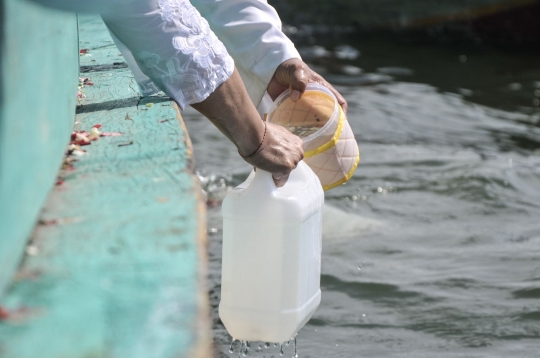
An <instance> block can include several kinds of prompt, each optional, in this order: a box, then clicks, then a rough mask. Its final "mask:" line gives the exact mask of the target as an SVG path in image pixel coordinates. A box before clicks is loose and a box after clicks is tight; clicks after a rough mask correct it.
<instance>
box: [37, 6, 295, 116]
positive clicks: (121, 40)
mask: <svg viewBox="0 0 540 358" xmlns="http://www.w3.org/2000/svg"><path fill="white" fill-rule="evenodd" d="M34 1H37V2H40V3H42V4H45V5H49V6H52V7H57V8H62V9H68V10H75V11H91V12H100V13H101V15H102V18H103V20H104V21H105V23H106V25H107V27H108V28H109V31H110V33H111V35H112V37H113V40H114V41H115V43H116V45H117V46H118V48H119V50H120V52H121V53H122V55H123V56H124V58H125V60H126V62H127V64H128V66H129V67H130V69H131V70H132V72H133V74H134V77H135V79H136V81H137V83H138V84H139V87H140V90H141V93H142V94H143V95H151V94H153V93H156V92H157V91H158V89H161V90H163V91H164V92H165V93H166V94H167V95H169V96H170V97H171V98H173V99H174V100H175V101H176V102H178V104H179V105H180V107H181V108H185V106H186V105H188V104H192V103H197V102H201V101H202V100H204V99H205V98H206V97H208V95H210V93H212V92H213V91H214V90H215V88H217V86H219V84H221V83H222V82H224V81H225V80H226V79H227V78H228V77H229V76H230V75H231V74H232V69H231V66H234V65H232V60H230V57H229V55H230V56H231V57H232V58H233V59H234V62H235V64H236V68H237V69H238V71H239V72H240V75H241V77H242V80H243V82H244V85H245V86H246V89H247V91H248V93H249V96H250V98H251V100H252V102H253V104H254V105H255V106H256V107H257V106H258V105H259V104H260V103H261V99H262V98H263V95H264V94H265V91H266V88H267V86H268V83H269V82H270V80H271V79H272V76H273V75H274V72H275V70H276V68H277V67H278V66H279V65H280V64H281V63H282V62H283V61H285V60H288V59H290V58H301V57H300V55H299V53H298V51H297V50H296V48H295V47H294V44H293V43H292V42H291V41H290V40H289V39H288V38H287V36H285V34H283V32H282V31H281V20H280V19H279V16H278V15H277V13H276V11H275V10H274V8H273V7H271V6H270V5H268V3H267V2H266V0H191V2H190V1H188V0H93V1H92V0H34ZM193 6H194V7H195V8H196V9H197V10H198V11H196V10H195V9H194V8H193ZM194 10H195V11H194ZM200 15H202V18H201V16H200ZM208 25H209V26H210V29H211V30H210V31H208V28H207V27H208ZM216 35H217V38H219V40H221V41H219V40H217V38H216ZM221 43H223V44H224V45H225V47H226V51H225V52H223V49H222V47H221V46H220V45H221ZM212 52H213V53H212ZM227 52H228V54H229V55H227ZM174 53H176V55H174ZM194 62H195V63H194ZM232 68H233V67H232Z"/></svg>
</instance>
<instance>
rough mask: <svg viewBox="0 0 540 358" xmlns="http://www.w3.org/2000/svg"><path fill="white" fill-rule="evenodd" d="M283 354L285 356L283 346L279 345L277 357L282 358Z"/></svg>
mask: <svg viewBox="0 0 540 358" xmlns="http://www.w3.org/2000/svg"><path fill="white" fill-rule="evenodd" d="M283 354H285V353H283V344H280V345H279V355H280V356H282V355H283Z"/></svg>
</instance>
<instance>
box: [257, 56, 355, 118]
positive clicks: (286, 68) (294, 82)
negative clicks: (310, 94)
mask: <svg viewBox="0 0 540 358" xmlns="http://www.w3.org/2000/svg"><path fill="white" fill-rule="evenodd" d="M309 82H315V83H319V84H321V85H323V86H325V87H326V88H328V89H329V90H330V91H332V93H333V94H334V95H335V96H336V98H337V100H338V103H339V104H340V106H341V108H342V109H343V112H345V113H347V101H346V100H345V98H343V96H342V95H341V94H340V93H339V92H338V91H336V89H335V88H334V87H333V86H332V85H331V84H330V83H328V82H326V80H325V79H324V78H323V77H322V76H321V75H319V74H318V73H317V72H315V71H313V70H312V69H311V68H309V66H308V65H307V64H306V63H305V62H304V61H302V60H300V59H298V58H291V59H289V60H287V61H284V62H283V63H281V64H280V65H279V66H278V68H277V69H276V72H275V73H274V76H273V77H272V79H271V80H270V83H269V84H268V87H267V89H266V91H267V92H268V94H269V95H270V97H271V98H272V100H273V101H274V100H275V99H276V98H277V97H278V96H279V95H280V94H281V93H283V92H285V91H286V90H290V91H291V100H292V101H293V102H294V101H296V100H298V99H299V98H300V97H301V96H302V95H303V94H304V92H305V90H306V86H307V84H308V83H309Z"/></svg>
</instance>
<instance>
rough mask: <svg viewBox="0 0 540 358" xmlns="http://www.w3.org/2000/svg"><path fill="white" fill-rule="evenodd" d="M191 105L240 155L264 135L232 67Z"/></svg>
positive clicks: (255, 147) (252, 106)
mask: <svg viewBox="0 0 540 358" xmlns="http://www.w3.org/2000/svg"><path fill="white" fill-rule="evenodd" d="M192 107H193V108H195V109H196V110H197V111H199V112H200V113H201V114H203V115H204V116H205V117H207V118H208V119H209V120H210V121H211V122H212V123H213V124H214V125H215V126H216V127H217V128H218V129H219V130H220V131H221V132H222V133H223V134H224V135H225V136H227V138H229V139H230V140H231V141H232V142H233V143H234V144H235V145H236V147H237V148H238V150H239V151H240V153H242V154H243V155H249V154H251V153H253V152H254V151H255V150H256V149H257V147H258V146H259V144H260V143H261V140H262V138H263V135H264V124H263V122H262V121H261V119H260V116H259V114H258V113H257V110H256V109H255V106H254V105H253V104H252V102H251V100H250V98H249V96H248V94H247V91H246V89H245V87H244V84H243V83H242V79H241V78H240V75H239V73H238V71H237V70H236V69H235V71H234V72H233V74H232V75H231V77H229V79H228V80H227V81H225V82H224V83H222V84H221V85H220V86H219V87H218V88H217V89H216V90H215V91H214V92H213V93H212V94H211V95H210V96H208V97H207V98H206V99H205V100H204V101H202V102H199V103H195V104H192Z"/></svg>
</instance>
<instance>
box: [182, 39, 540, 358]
mask: <svg viewBox="0 0 540 358" xmlns="http://www.w3.org/2000/svg"><path fill="white" fill-rule="evenodd" d="M349 45H351V46H353V47H354V48H356V49H358V50H360V51H361V56H360V57H358V58H357V59H355V60H343V62H342V63H341V64H347V65H350V66H354V67H357V68H360V69H362V71H363V72H362V73H360V74H356V75H354V76H359V75H361V74H369V75H372V76H389V77H390V78H387V79H386V80H385V81H379V82H378V83H377V84H372V85H370V86H360V85H341V86H339V85H338V86H337V87H338V89H339V90H340V91H341V92H342V93H343V95H344V96H345V98H346V99H347V100H348V101H349V121H350V124H351V127H352V128H353V131H354V132H355V135H356V138H357V139H358V141H359V143H360V148H361V152H362V162H361V163H360V165H359V167H358V170H357V171H356V173H355V175H354V176H353V178H352V179H351V181H350V182H349V183H347V184H346V185H344V186H341V187H338V188H336V189H333V190H331V191H330V192H328V193H327V195H326V201H327V204H329V205H331V206H333V207H330V208H327V209H326V211H325V220H327V222H325V235H324V240H323V241H324V243H323V268H322V270H323V276H322V282H321V284H322V291H323V297H322V303H321V306H320V307H319V309H318V311H317V312H316V313H315V315H314V317H313V319H312V320H311V321H310V322H309V323H308V324H307V325H306V326H305V328H304V329H302V330H301V331H300V333H299V334H298V344H299V354H300V357H303V358H308V357H311V358H315V357H351V358H352V357H366V358H368V357H369V358H371V357H373V358H375V357H415V358H422V357H429V358H432V357H443V358H447V357H501V358H502V357H505V358H506V357H510V356H514V357H520V358H529V357H531V358H532V357H538V354H539V353H538V352H540V222H539V218H540V111H539V109H538V101H537V100H538V99H540V66H539V65H538V60H537V58H535V57H525V56H520V55H511V54H505V53H497V52H494V51H490V50H484V51H483V52H477V53H474V52H469V53H468V52H465V50H462V49H449V48H428V47H413V46H404V45H396V44H394V43H390V42H385V41H382V40H375V39H366V40H363V41H359V42H356V43H349ZM326 49H327V50H328V51H330V50H332V48H331V47H330V46H327V47H326ZM463 56H464V57H463ZM315 62H317V61H315ZM327 62H328V61H327ZM339 65H340V63H337V65H336V64H334V67H332V66H328V65H327V64H326V63H325V62H324V61H319V62H317V66H318V67H319V68H320V69H321V70H323V71H326V72H327V74H330V76H329V77H332V76H334V77H335V78H337V82H339V79H340V78H346V76H349V77H350V76H353V75H347V74H343V73H340V72H339V71H338V70H336V68H339ZM336 76H338V77H336ZM339 76H341V77H339ZM343 76H345V77H343ZM344 83H347V82H346V81H345V82H344ZM184 117H185V119H186V124H187V126H188V129H189V131H190V133H191V137H192V140H193V142H194V145H195V155H196V160H197V166H198V170H199V173H200V175H201V178H203V180H204V181H205V182H204V183H203V184H204V186H205V187H206V188H207V191H208V203H209V209H208V228H209V234H208V235H209V242H210V248H209V250H210V251H209V253H210V272H209V291H210V293H209V294H210V300H211V304H212V308H213V322H214V334H215V343H216V357H230V356H231V355H229V353H228V348H229V343H230V337H229V336H228V334H227V333H226V331H225V329H224V327H223V325H222V324H221V323H220V322H219V318H218V314H217V305H218V303H219V292H220V271H221V268H220V263H221V217H220V210H221V208H220V205H219V203H220V200H221V199H222V198H223V196H224V194H225V192H226V190H227V188H230V187H233V186H235V185H237V184H238V183H240V182H241V181H242V180H243V179H244V178H245V177H246V176H247V174H248V172H249V171H250V168H249V166H248V165H246V164H245V163H243V162H242V161H241V159H240V158H239V157H238V155H237V152H236V150H235V148H234V147H233V146H232V144H230V143H228V142H227V141H226V140H225V139H224V137H222V136H221V135H220V134H219V132H218V131H217V130H216V129H214V128H213V127H212V126H211V124H210V123H209V122H208V121H207V120H205V119H204V118H202V117H201V116H200V115H198V114H196V113H194V112H193V111H187V112H185V113H184ZM333 223H340V224H339V225H332V224H333ZM359 267H360V268H361V270H360V269H359ZM285 348H287V347H285ZM270 349H271V348H270ZM270 349H269V350H268V352H269V351H270ZM278 350H279V348H278ZM290 353H291V352H289V351H287V350H286V352H285V354H286V355H287V356H288V355H289V354H290ZM265 354H266V353H265ZM272 354H273V355H275V356H276V357H277V356H278V351H277V350H276V352H274V353H272Z"/></svg>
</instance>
